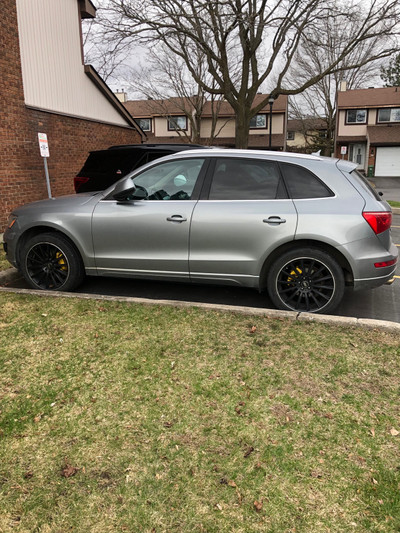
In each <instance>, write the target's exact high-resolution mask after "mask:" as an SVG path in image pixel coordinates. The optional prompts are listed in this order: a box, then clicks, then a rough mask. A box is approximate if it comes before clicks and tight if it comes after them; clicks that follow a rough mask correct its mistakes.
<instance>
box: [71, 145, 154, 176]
mask: <svg viewBox="0 0 400 533" xmlns="http://www.w3.org/2000/svg"><path fill="white" fill-rule="evenodd" d="M143 155H144V154H143V153H140V152H139V151H138V150H134V151H132V150H129V151H128V150H116V151H115V152H114V151H113V150H104V151H103V150H102V151H99V152H92V153H91V154H90V155H89V157H88V158H87V159H86V162H85V164H84V165H83V167H82V170H81V171H80V172H79V175H80V176H83V177H85V176H89V177H91V176H93V175H96V174H109V175H114V174H116V173H118V174H119V175H121V176H125V174H128V172H130V171H131V170H132V168H133V167H134V166H135V163H136V162H137V161H138V160H139V158H142V157H143Z"/></svg>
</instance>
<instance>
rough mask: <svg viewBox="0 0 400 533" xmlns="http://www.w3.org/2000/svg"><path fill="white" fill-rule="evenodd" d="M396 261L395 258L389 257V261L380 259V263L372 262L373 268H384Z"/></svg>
mask: <svg viewBox="0 0 400 533" xmlns="http://www.w3.org/2000/svg"><path fill="white" fill-rule="evenodd" d="M396 263H397V258H396V259H391V260H390V261H381V262H380V263H374V267H375V268H384V267H390V266H393V265H395V264H396Z"/></svg>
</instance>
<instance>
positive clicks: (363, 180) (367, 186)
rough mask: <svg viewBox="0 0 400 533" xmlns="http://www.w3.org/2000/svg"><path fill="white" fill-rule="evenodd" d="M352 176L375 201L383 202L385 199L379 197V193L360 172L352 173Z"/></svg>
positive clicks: (354, 171)
mask: <svg viewBox="0 0 400 533" xmlns="http://www.w3.org/2000/svg"><path fill="white" fill-rule="evenodd" d="M350 176H351V177H352V178H353V179H354V180H356V181H357V183H359V184H360V185H361V187H362V188H363V189H364V190H365V191H367V192H368V193H369V194H372V196H373V197H374V198H375V200H379V201H380V202H382V201H383V198H382V197H381V196H379V194H378V193H377V191H376V190H375V189H374V188H373V187H372V185H371V184H370V182H369V181H368V180H367V178H365V177H364V176H363V175H362V174H361V173H360V172H358V170H353V172H350Z"/></svg>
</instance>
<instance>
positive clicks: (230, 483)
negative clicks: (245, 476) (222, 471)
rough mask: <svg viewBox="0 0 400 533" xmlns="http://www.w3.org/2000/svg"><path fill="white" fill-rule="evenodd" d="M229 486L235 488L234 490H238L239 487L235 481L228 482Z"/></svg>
mask: <svg viewBox="0 0 400 533" xmlns="http://www.w3.org/2000/svg"><path fill="white" fill-rule="evenodd" d="M228 485H229V486H230V487H233V488H236V487H237V485H236V483H235V482H234V481H233V479H231V480H230V481H228Z"/></svg>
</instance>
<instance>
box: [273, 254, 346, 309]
mask: <svg viewBox="0 0 400 533" xmlns="http://www.w3.org/2000/svg"><path fill="white" fill-rule="evenodd" d="M344 285H345V284H344V275H343V271H342V269H341V267H340V265H339V264H338V263H337V261H336V260H335V259H334V258H333V257H332V256H330V255H329V254H328V253H326V252H323V251H322V250H318V249H317V248H304V249H296V250H290V251H288V252H286V253H285V254H283V255H282V256H281V257H279V258H278V259H277V260H276V261H275V262H274V263H273V264H272V266H271V268H270V270H269V272H268V279H267V289H268V294H269V296H270V298H271V300H272V302H273V303H274V305H275V306H276V307H277V308H278V309H285V310H290V311H299V312H308V313H330V312H331V311H332V310H333V309H334V308H335V307H336V306H337V305H338V304H339V302H340V301H341V299H342V297H343V293H344Z"/></svg>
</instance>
